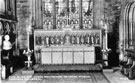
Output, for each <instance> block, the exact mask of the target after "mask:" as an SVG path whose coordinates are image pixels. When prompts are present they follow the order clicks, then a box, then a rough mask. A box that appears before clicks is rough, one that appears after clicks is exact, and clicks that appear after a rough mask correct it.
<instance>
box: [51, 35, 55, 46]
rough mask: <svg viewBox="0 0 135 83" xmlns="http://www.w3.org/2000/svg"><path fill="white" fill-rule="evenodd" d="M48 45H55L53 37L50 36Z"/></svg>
mask: <svg viewBox="0 0 135 83" xmlns="http://www.w3.org/2000/svg"><path fill="white" fill-rule="evenodd" d="M50 43H51V44H52V45H54V43H55V39H54V37H53V36H50Z"/></svg>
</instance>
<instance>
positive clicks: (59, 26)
mask: <svg viewBox="0 0 135 83" xmlns="http://www.w3.org/2000/svg"><path fill="white" fill-rule="evenodd" d="M56 27H57V29H61V23H60V21H59V20H58V21H57V25H56Z"/></svg>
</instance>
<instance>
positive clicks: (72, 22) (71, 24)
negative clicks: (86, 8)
mask: <svg viewBox="0 0 135 83" xmlns="http://www.w3.org/2000/svg"><path fill="white" fill-rule="evenodd" d="M70 26H71V28H72V29H74V27H75V25H74V21H73V20H71V21H70Z"/></svg>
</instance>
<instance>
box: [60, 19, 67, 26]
mask: <svg viewBox="0 0 135 83" xmlns="http://www.w3.org/2000/svg"><path fill="white" fill-rule="evenodd" d="M65 25H66V24H65V21H64V20H62V24H61V27H62V28H65Z"/></svg>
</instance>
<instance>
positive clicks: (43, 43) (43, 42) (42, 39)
mask: <svg viewBox="0 0 135 83" xmlns="http://www.w3.org/2000/svg"><path fill="white" fill-rule="evenodd" d="M41 40H42V45H44V43H45V42H44V37H43V36H42V38H41Z"/></svg>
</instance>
